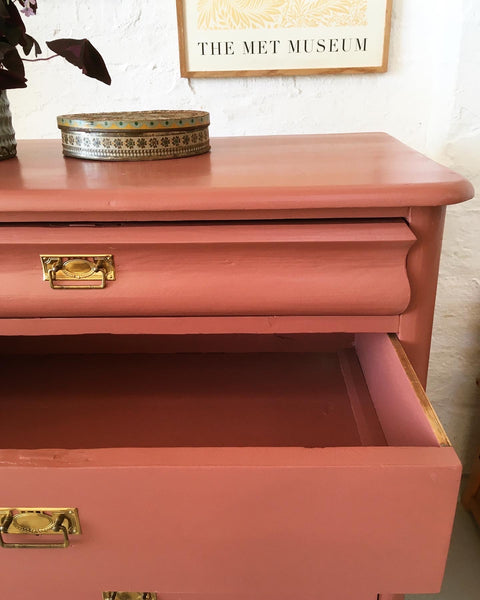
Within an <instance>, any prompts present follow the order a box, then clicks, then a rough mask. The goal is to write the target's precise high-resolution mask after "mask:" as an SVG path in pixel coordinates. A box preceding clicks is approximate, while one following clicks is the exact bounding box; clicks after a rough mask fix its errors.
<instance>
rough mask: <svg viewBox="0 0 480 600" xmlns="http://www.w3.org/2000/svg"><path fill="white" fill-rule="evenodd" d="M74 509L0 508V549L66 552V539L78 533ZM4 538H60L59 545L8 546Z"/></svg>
mask: <svg viewBox="0 0 480 600" xmlns="http://www.w3.org/2000/svg"><path fill="white" fill-rule="evenodd" d="M81 532H82V531H81V527H80V519H79V516H78V510H77V509H76V508H0V546H1V547H2V548H67V547H68V546H69V544H70V539H69V536H71V535H79V534H80V533H81ZM4 535H8V536H10V535H11V536H17V535H22V536H25V535H27V536H28V535H30V536H31V535H35V536H40V537H42V538H44V536H45V537H49V536H59V535H60V536H63V540H62V541H60V542H54V541H46V542H45V541H42V542H35V543H33V542H27V541H20V542H15V543H11V542H7V541H6V540H5V539H4Z"/></svg>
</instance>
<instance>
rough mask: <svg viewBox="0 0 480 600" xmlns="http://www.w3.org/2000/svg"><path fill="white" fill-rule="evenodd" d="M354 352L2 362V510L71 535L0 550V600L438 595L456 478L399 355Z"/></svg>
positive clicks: (450, 454) (383, 343) (387, 347)
mask: <svg viewBox="0 0 480 600" xmlns="http://www.w3.org/2000/svg"><path fill="white" fill-rule="evenodd" d="M342 339H344V338H342ZM351 342H352V343H350V341H349V343H348V344H346V345H343V346H341V347H339V346H338V344H334V343H332V345H331V347H329V348H327V349H322V351H321V352H302V353H300V352H299V353H287V352H273V353H268V352H265V353H262V354H258V353H257V354H254V353H252V354H248V353H239V354H235V353H231V354H216V353H210V354H208V353H206V354H155V355H153V354H152V355H116V356H115V355H108V354H107V355H98V354H96V355H57V356H51V355H46V356H43V357H40V356H16V357H15V356H10V357H4V358H3V359H2V371H3V373H2V381H3V386H2V397H3V398H2V400H3V410H2V414H3V428H2V446H3V448H4V449H3V450H2V451H1V452H0V478H1V479H0V481H1V495H0V497H1V507H2V508H3V509H12V510H13V509H15V508H16V507H37V509H38V507H56V506H57V507H72V508H77V509H78V511H79V517H80V522H81V528H82V533H81V535H75V536H72V537H71V540H70V546H69V547H68V548H65V549H48V550H47V549H45V550H43V551H41V552H40V551H38V552H37V551H31V550H29V549H21V548H14V549H11V548H0V555H1V561H2V567H3V568H2V578H1V582H0V591H1V595H2V597H5V598H12V599H14V600H16V599H20V598H22V599H23V598H30V597H31V598H34V597H37V596H38V594H39V591H40V590H41V595H42V597H45V598H47V597H52V598H57V597H62V598H63V597H65V598H68V599H69V600H85V599H87V598H88V599H89V600H90V599H92V600H97V599H98V600H101V597H102V592H104V591H108V590H132V591H133V590H145V591H147V590H148V591H152V592H153V591H156V592H158V593H159V597H160V598H163V597H166V598H169V597H170V596H172V597H175V598H177V597H178V598H179V597H184V596H187V597H190V596H191V597H198V598H213V597H214V596H215V597H216V598H219V597H225V598H227V596H228V597H229V598H234V597H237V598H240V597H241V598H247V597H256V596H258V597H262V598H265V597H268V598H272V599H273V597H274V596H275V597H276V598H278V597H279V596H280V597H285V598H286V597H289V598H293V597H295V598H316V599H317V600H352V598H353V597H355V600H375V598H376V596H377V594H378V593H408V592H416V593H424V592H434V591H437V590H438V588H439V586H440V581H441V573H442V571H443V565H444V562H445V559H446V553H447V547H448V541H449V535H450V529H451V524H452V521H453V515H454V510H455V504H456V494H457V489H458V481H459V477H460V464H459V462H458V460H457V458H456V456H455V453H454V451H453V449H452V448H451V447H450V445H449V442H448V439H447V437H446V435H445V433H444V431H443V429H442V427H441V425H440V424H439V423H438V420H437V419H436V417H435V415H434V413H433V410H432V408H431V406H430V404H429V402H428V400H427V398H426V396H425V394H424V392H423V390H422V389H421V387H420V385H419V384H418V382H417V380H416V377H415V374H414V373H413V371H412V369H411V367H410V366H409V364H408V361H407V359H406V357H405V354H404V353H403V350H402V348H401V346H400V344H399V342H398V340H397V339H396V338H395V337H394V336H388V335H386V334H359V335H357V336H356V337H355V339H352V340H351ZM38 510H40V509H38ZM45 537H46V536H43V535H39V536H38V540H37V541H38V542H39V543H42V541H43V540H44V538H45ZM54 537H55V536H54ZM3 539H4V541H5V543H13V542H15V541H16V540H18V539H20V540H22V539H24V536H22V535H20V536H18V535H13V534H8V532H7V533H3ZM12 540H13V542H12ZM99 565H101V568H99ZM27 572H28V577H25V576H24V575H25V573H27ZM353 591H354V594H353V593H352V592H353Z"/></svg>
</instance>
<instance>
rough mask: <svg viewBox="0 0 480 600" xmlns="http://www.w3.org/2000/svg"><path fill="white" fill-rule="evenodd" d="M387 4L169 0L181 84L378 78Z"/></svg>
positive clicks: (383, 65)
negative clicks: (173, 7)
mask: <svg viewBox="0 0 480 600" xmlns="http://www.w3.org/2000/svg"><path fill="white" fill-rule="evenodd" d="M391 8H392V0H177V18H178V35H179V45H180V69H181V74H182V77H240V76H256V75H311V74H315V73H334V72H344V73H345V72H347V73H349V72H358V71H360V72H368V71H380V72H382V71H386V70H387V62H388V45H389V38H390V18H391Z"/></svg>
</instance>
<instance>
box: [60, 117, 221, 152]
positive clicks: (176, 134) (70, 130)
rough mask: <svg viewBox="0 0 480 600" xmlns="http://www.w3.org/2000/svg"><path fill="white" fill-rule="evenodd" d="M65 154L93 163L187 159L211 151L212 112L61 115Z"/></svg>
mask: <svg viewBox="0 0 480 600" xmlns="http://www.w3.org/2000/svg"><path fill="white" fill-rule="evenodd" d="M57 124H58V127H59V128H60V130H61V131H62V144H63V153H64V155H65V156H72V157H74V158H87V159H91V160H117V161H118V160H128V161H131V160H159V159H165V158H184V157H187V156H194V155H196V154H204V153H205V152H208V151H209V150H210V140H209V135H208V126H209V124H210V116H209V113H208V112H204V111H192V110H175V111H173V110H162V111H151V112H129V113H120V112H118V113H96V114H76V115H60V116H59V117H57Z"/></svg>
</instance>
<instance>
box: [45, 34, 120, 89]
mask: <svg viewBox="0 0 480 600" xmlns="http://www.w3.org/2000/svg"><path fill="white" fill-rule="evenodd" d="M46 44H47V46H48V47H49V48H50V50H52V51H53V52H55V53H56V54H59V55H60V56H63V58H65V59H66V60H68V62H70V63H72V65H75V66H76V67H78V68H79V69H81V70H82V72H83V74H84V75H87V76H88V77H93V78H95V79H98V80H99V81H103V83H106V84H107V85H110V83H111V82H112V80H111V78H110V75H109V73H108V70H107V67H106V65H105V62H104V61H103V58H102V57H101V55H100V52H98V50H97V49H96V48H94V46H92V44H91V43H90V42H89V41H88V40H86V39H83V40H73V39H61V40H52V41H51V42H46Z"/></svg>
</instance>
